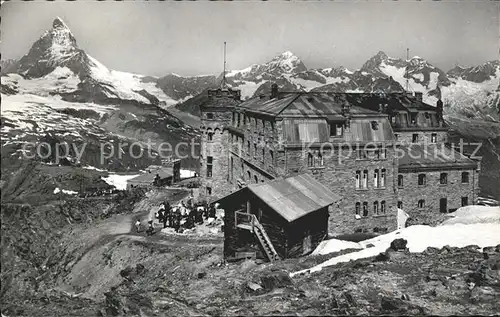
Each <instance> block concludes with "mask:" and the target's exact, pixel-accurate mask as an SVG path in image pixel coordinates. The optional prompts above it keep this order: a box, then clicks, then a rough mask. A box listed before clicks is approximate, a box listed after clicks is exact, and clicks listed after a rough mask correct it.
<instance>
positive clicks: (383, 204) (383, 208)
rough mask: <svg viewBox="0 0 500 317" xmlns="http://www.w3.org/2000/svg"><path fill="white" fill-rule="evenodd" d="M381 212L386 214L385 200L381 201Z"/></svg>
mask: <svg viewBox="0 0 500 317" xmlns="http://www.w3.org/2000/svg"><path fill="white" fill-rule="evenodd" d="M380 213H381V214H385V200H382V201H381V202H380Z"/></svg>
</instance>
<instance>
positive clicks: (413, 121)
mask: <svg viewBox="0 0 500 317" xmlns="http://www.w3.org/2000/svg"><path fill="white" fill-rule="evenodd" d="M410 120H411V124H416V123H417V113H415V112H410Z"/></svg>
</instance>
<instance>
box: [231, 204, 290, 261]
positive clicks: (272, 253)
mask: <svg viewBox="0 0 500 317" xmlns="http://www.w3.org/2000/svg"><path fill="white" fill-rule="evenodd" d="M238 216H243V217H244V218H247V219H248V221H245V222H241V223H238ZM235 218H236V219H235V224H236V227H237V228H240V229H245V230H250V231H251V232H253V233H254V234H255V236H257V239H258V240H259V242H260V244H261V245H262V248H263V249H264V252H265V253H266V256H267V258H268V259H269V261H270V262H274V261H279V260H281V257H280V256H279V254H278V252H276V249H275V248H274V246H273V243H272V242H271V239H269V236H268V235H267V233H266V230H265V229H264V227H263V226H262V224H261V223H260V222H259V220H258V219H257V217H255V215H253V214H247V213H242V212H236V214H235Z"/></svg>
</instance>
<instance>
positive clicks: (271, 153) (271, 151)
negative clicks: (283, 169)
mask: <svg viewBox="0 0 500 317" xmlns="http://www.w3.org/2000/svg"><path fill="white" fill-rule="evenodd" d="M269 156H270V157H271V163H274V152H273V150H269Z"/></svg>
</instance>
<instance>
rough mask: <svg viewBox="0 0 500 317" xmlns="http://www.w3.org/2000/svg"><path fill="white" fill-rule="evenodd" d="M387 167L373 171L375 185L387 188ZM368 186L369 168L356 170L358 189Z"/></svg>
mask: <svg viewBox="0 0 500 317" xmlns="http://www.w3.org/2000/svg"><path fill="white" fill-rule="evenodd" d="M385 175H386V171H385V168H383V169H375V171H374V172H373V187H375V188H385ZM362 188H363V189H366V188H368V170H364V171H363V172H361V171H356V189H362Z"/></svg>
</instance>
